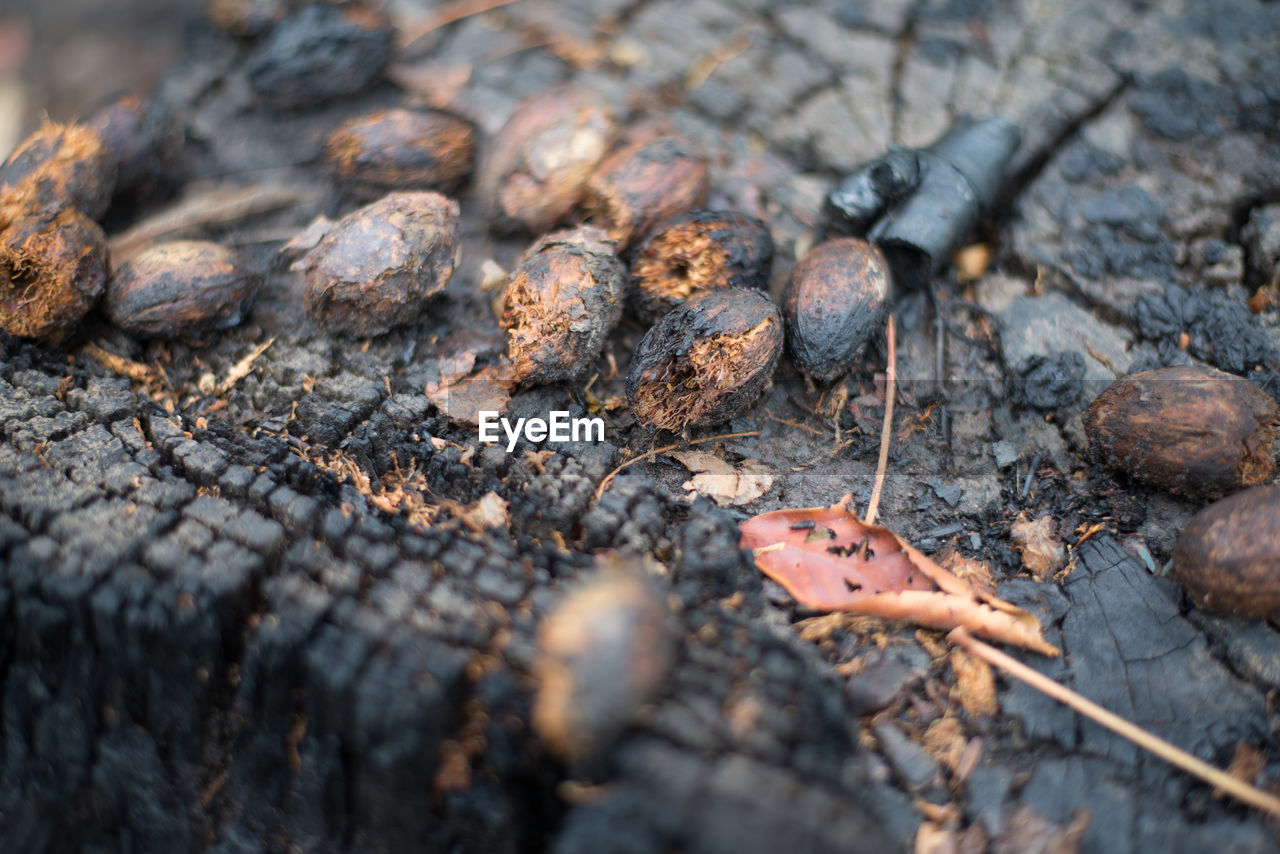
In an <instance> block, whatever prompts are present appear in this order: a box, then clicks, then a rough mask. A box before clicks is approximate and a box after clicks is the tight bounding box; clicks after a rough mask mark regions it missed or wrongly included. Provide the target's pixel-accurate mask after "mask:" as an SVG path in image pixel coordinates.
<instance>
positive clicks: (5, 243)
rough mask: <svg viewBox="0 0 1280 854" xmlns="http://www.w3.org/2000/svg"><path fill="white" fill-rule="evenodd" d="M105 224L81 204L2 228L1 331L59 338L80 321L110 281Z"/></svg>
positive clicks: (0, 277)
mask: <svg viewBox="0 0 1280 854" xmlns="http://www.w3.org/2000/svg"><path fill="white" fill-rule="evenodd" d="M107 271H108V262H107V246H106V239H105V237H104V236H103V234H102V229H101V228H99V227H98V224H97V223H95V222H94V221H93V220H91V219H89V218H88V217H87V216H85V215H84V214H83V213H81V212H80V211H79V209H77V208H73V207H64V208H62V209H61V210H59V211H57V212H55V213H54V214H52V215H51V216H48V217H45V218H25V219H19V220H18V221H16V222H14V223H13V224H11V225H10V226H9V227H8V228H6V229H4V230H3V231H0V331H3V332H7V333H8V334H10V335H16V336H18V337H20V338H41V339H48V340H57V339H59V338H63V337H65V336H66V335H67V334H68V333H70V332H71V331H72V330H73V329H75V327H76V326H77V324H79V323H80V320H81V318H83V317H84V316H85V315H86V314H87V313H88V312H89V309H91V308H93V304H94V303H95V302H97V300H98V297H99V296H101V294H102V290H103V287H104V286H105V285H106V281H107Z"/></svg>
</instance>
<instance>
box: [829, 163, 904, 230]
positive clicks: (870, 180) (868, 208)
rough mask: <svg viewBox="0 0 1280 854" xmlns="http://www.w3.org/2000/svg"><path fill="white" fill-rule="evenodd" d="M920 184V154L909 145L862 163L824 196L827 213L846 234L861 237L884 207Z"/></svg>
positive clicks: (888, 206) (886, 208) (898, 199)
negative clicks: (825, 197)
mask: <svg viewBox="0 0 1280 854" xmlns="http://www.w3.org/2000/svg"><path fill="white" fill-rule="evenodd" d="M919 184H920V155H919V154H918V153H917V152H916V151H914V150H912V149H909V148H895V149H891V150H890V151H889V153H888V154H885V155H883V156H881V157H878V158H876V159H875V160H872V161H871V162H869V163H864V164H863V165H862V166H859V167H858V168H857V169H855V170H853V172H851V173H849V175H848V176H846V177H845V178H844V180H842V181H841V182H840V183H839V184H838V185H837V186H836V188H835V189H834V190H832V191H831V193H830V194H828V196H827V213H828V216H829V217H830V218H831V219H832V220H833V222H834V224H835V226H836V228H838V229H839V230H840V231H841V232H843V233H845V234H852V235H854V236H855V237H863V236H865V235H866V233H867V230H868V229H869V228H871V226H872V225H873V224H874V223H875V221H876V220H877V219H879V218H880V217H881V216H882V215H883V214H884V212H885V211H886V210H888V209H889V208H891V207H893V206H894V205H896V204H897V203H898V202H900V201H902V200H903V199H904V198H906V197H907V195H908V194H909V193H911V192H912V191H914V190H915V188H916V187H917V186H918V185H919Z"/></svg>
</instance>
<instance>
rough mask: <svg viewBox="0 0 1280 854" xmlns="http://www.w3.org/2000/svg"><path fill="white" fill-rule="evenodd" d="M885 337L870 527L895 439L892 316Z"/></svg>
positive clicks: (867, 519) (895, 358)
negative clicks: (886, 355)
mask: <svg viewBox="0 0 1280 854" xmlns="http://www.w3.org/2000/svg"><path fill="white" fill-rule="evenodd" d="M885 335H886V337H887V338H888V339H889V366H888V367H887V368H885V372H884V373H885V382H884V426H883V427H881V428H880V461H879V462H878V463H876V484H875V486H873V487H872V488H871V500H870V501H869V502H868V503H867V515H866V516H864V517H863V521H864V522H866V523H867V524H868V525H874V524H875V523H876V511H877V510H879V509H880V490H882V489H884V473H885V469H887V468H888V467H889V440H890V439H891V438H893V399H894V397H895V396H896V395H897V379H898V348H897V342H896V339H895V337H894V333H893V315H892V314H891V315H889V323H888V326H887V328H886V329H885Z"/></svg>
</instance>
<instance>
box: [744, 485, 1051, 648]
mask: <svg viewBox="0 0 1280 854" xmlns="http://www.w3.org/2000/svg"><path fill="white" fill-rule="evenodd" d="M848 500H849V499H848V497H847V496H846V499H845V500H844V501H843V502H842V503H840V504H835V505H832V506H831V507H808V508H803V509H796V510H777V511H774V512H772V513H764V514H761V515H759V516H756V517H754V518H751V519H748V520H747V521H745V522H743V523H742V525H741V526H740V531H741V534H742V540H741V545H742V547H743V548H747V549H751V550H752V553H753V555H754V557H755V562H756V566H757V567H758V568H759V569H760V571H761V572H763V573H764V574H765V575H768V576H769V577H770V578H772V579H773V580H775V581H777V582H778V583H779V584H781V585H782V586H783V587H784V588H786V590H787V592H788V593H790V594H791V595H792V596H794V597H795V598H796V601H798V602H799V603H800V604H801V605H804V606H805V607H807V608H812V609H814V610H817V611H850V612H852V613H855V614H863V615H867V616H873V617H887V618H891V619H900V620H908V621H910V622H913V623H915V624H917V625H920V626H925V627H927V628H933V629H951V628H955V627H957V626H963V627H965V628H966V629H969V630H970V631H972V632H974V633H975V634H980V635H983V636H986V637H989V638H991V639H993V640H997V641H1001V642H1003V643H1011V644H1014V645H1016V646H1021V647H1024V648H1026V649H1031V650H1035V651H1037V652H1041V653H1043V654H1045V655H1049V656H1056V655H1057V654H1058V650H1057V648H1056V647H1054V646H1053V645H1051V644H1049V643H1047V642H1046V641H1045V640H1044V638H1043V637H1042V636H1041V628H1040V623H1039V622H1038V621H1037V620H1036V618H1035V617H1033V616H1032V615H1031V614H1028V613H1027V612H1025V611H1022V610H1020V609H1019V608H1016V607H1014V606H1013V605H1011V604H1009V603H1008V602H1005V601H1003V600H1001V599H997V598H996V597H995V596H993V595H991V594H989V593H983V592H982V591H979V590H975V589H974V588H973V587H972V586H970V585H969V584H968V583H966V582H965V581H963V580H961V579H959V578H957V577H956V576H954V575H952V574H951V573H949V572H947V571H946V570H944V569H943V568H942V567H940V566H938V565H937V564H936V563H934V562H933V561H932V560H930V559H929V558H928V557H926V556H925V555H923V554H921V553H920V552H919V551H917V550H916V549H914V548H912V547H911V545H910V544H908V543H906V542H905V541H903V540H902V539H901V538H900V537H898V536H897V535H896V534H894V533H893V532H892V531H890V530H889V529H887V528H883V527H881V526H879V525H867V524H865V523H864V522H862V521H860V520H859V519H858V518H857V517H855V516H854V515H853V514H852V513H850V512H849V510H848Z"/></svg>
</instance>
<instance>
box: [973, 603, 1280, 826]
mask: <svg viewBox="0 0 1280 854" xmlns="http://www.w3.org/2000/svg"><path fill="white" fill-rule="evenodd" d="M947 640H949V641H951V642H952V643H953V644H955V645H956V646H959V647H963V648H964V649H965V650H967V651H968V652H971V653H973V654H974V655H976V656H978V657H979V658H981V659H982V660H983V661H985V662H987V663H988V664H990V665H992V666H994V667H998V668H999V669H1001V670H1003V671H1004V672H1005V673H1007V674H1009V675H1010V676H1012V677H1014V678H1015V679H1020V680H1021V681H1023V682H1025V683H1026V684H1028V685H1030V686H1031V687H1032V688H1035V689H1036V690H1038V691H1041V692H1042V693H1044V694H1048V695H1049V696H1050V697H1052V698H1053V699H1055V700H1057V701H1058V702H1060V703H1063V704H1065V705H1067V706H1070V707H1071V708H1073V709H1075V710H1076V711H1077V712H1079V713H1080V714H1082V715H1084V716H1085V717H1086V718H1088V719H1089V720H1091V721H1094V722H1095V723H1097V724H1099V725H1101V726H1104V727H1106V728H1107V729H1109V730H1111V731H1112V732H1114V733H1115V734H1116V735H1118V736H1120V737H1122V738H1126V739H1128V740H1129V741H1131V742H1133V743H1134V744H1136V745H1138V746H1139V747H1141V748H1142V749H1144V750H1148V751H1150V752H1151V753H1154V754H1155V755H1156V756H1158V757H1160V758H1161V759H1163V760H1164V761H1166V762H1168V763H1169V764H1170V765H1173V766H1175V767H1177V768H1181V769H1182V770H1183V771H1186V772H1187V773H1188V774H1192V775H1194V776H1196V777H1199V778H1200V779H1201V780H1203V781H1205V782H1206V783H1209V784H1210V785H1213V786H1216V787H1217V788H1219V789H1221V790H1222V791H1224V792H1227V793H1228V794H1230V795H1232V796H1234V797H1236V798H1238V799H1240V800H1241V801H1244V802H1245V803H1246V804H1249V805H1250V806H1254V807H1257V808H1258V809H1260V810H1263V811H1265V812H1269V813H1271V814H1272V815H1274V816H1280V798H1276V797H1275V796H1273V795H1270V794H1268V793H1266V792H1264V791H1262V790H1261V789H1259V788H1257V787H1255V786H1251V785H1249V784H1248V783H1246V782H1244V781H1243V780H1239V779H1237V778H1235V777H1232V776H1231V775H1230V774H1228V773H1227V772H1225V771H1223V770H1222V769H1220V768H1215V767H1214V766H1212V765H1210V764H1209V763H1207V762H1203V761H1201V760H1199V759H1197V758H1196V757H1194V756H1192V755H1191V754H1190V753H1187V752H1186V751H1185V750H1182V749H1181V748H1178V747H1175V746H1174V745H1172V744H1170V743H1169V742H1167V741H1165V740H1164V739H1162V738H1159V737H1157V736H1155V735H1152V734H1151V733H1149V732H1147V731H1146V730H1144V729H1142V728H1141V727H1139V726H1136V725H1135V724H1132V723H1130V722H1129V721H1127V720H1125V719H1124V718H1122V717H1120V716H1119V715H1117V714H1114V713H1112V712H1109V711H1107V710H1106V709H1104V708H1102V706H1099V705H1098V704H1097V703H1095V702H1093V701H1092V700H1088V699H1085V698H1084V697H1082V696H1080V695H1079V694H1077V693H1076V692H1075V691H1072V690H1071V689H1070V688H1067V687H1066V686H1064V685H1060V684H1058V683H1057V682H1054V681H1053V680H1052V679H1050V678H1049V677H1047V676H1045V675H1044V674H1043V673H1040V672H1038V671H1035V670H1032V669H1031V668H1030V667H1028V666H1027V665H1025V664H1023V663H1022V662H1020V661H1018V660H1017V659H1016V658H1013V657H1012V656H1010V655H1008V654H1006V653H1003V652H1001V651H1000V650H998V649H996V648H995V647H993V646H991V645H990V644H987V643H983V642H982V641H980V640H978V639H977V638H975V637H973V636H972V635H970V634H969V633H968V632H967V631H965V630H964V629H963V628H956V629H952V630H951V632H950V633H949V634H948V635H947Z"/></svg>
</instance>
